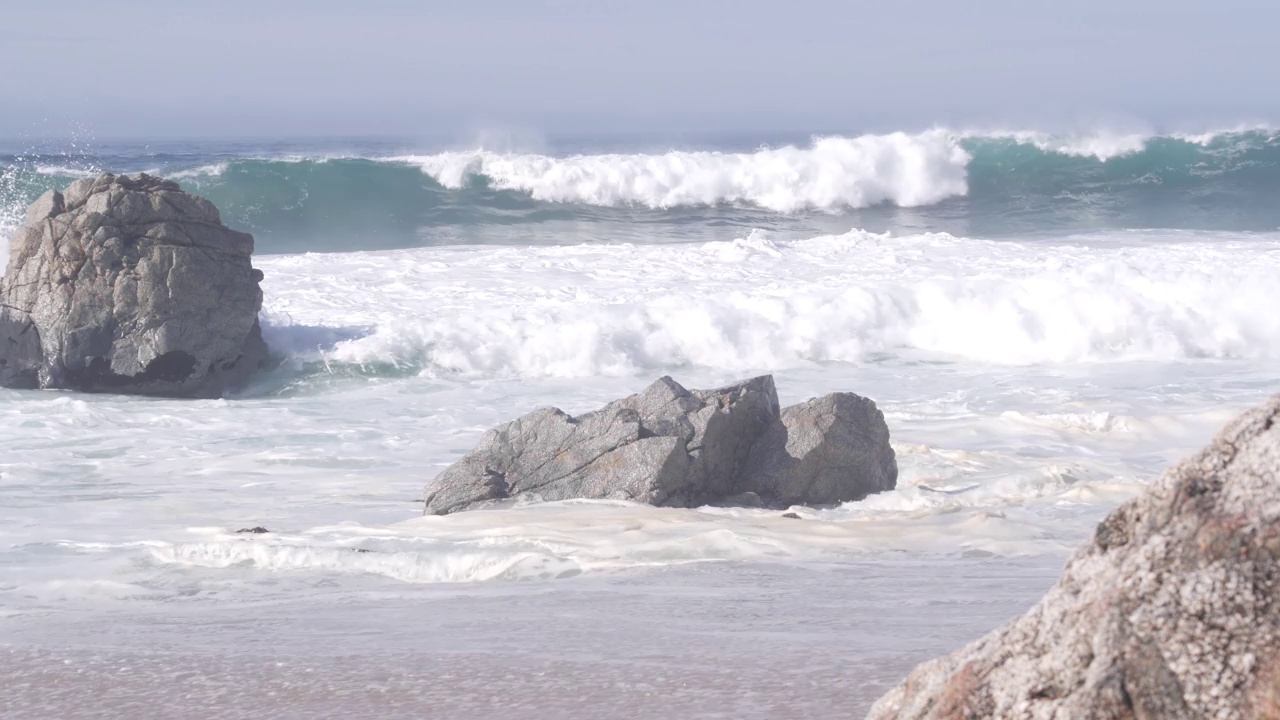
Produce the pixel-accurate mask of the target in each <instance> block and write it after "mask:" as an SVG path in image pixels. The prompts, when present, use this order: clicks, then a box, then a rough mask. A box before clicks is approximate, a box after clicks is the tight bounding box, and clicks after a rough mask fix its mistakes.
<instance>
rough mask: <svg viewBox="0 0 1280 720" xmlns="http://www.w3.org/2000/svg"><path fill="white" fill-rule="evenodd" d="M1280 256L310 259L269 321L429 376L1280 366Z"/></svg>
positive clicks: (975, 245)
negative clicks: (1274, 295) (926, 360)
mask: <svg viewBox="0 0 1280 720" xmlns="http://www.w3.org/2000/svg"><path fill="white" fill-rule="evenodd" d="M1278 250H1280V239H1277V238H1276V237H1275V236H1271V235H1267V236H1249V237H1245V236H1241V237H1239V238H1237V239H1236V241H1234V242H1228V241H1226V240H1224V239H1222V238H1221V237H1217V238H1197V237H1175V236H1169V235H1164V234H1160V233H1150V234H1147V235H1140V234H1135V235H1130V236H1128V237H1126V238H1125V242H1124V243H1123V244H1120V245H1113V244H1111V243H1110V241H1109V240H1108V241H1106V242H1103V243H1099V242H1097V241H1096V240H1091V239H1089V238H1079V239H1076V240H1073V241H1071V242H1065V243H1046V242H1043V241H1037V242H1015V241H1005V242H992V241H987V240H976V239H968V238H957V237H952V236H950V235H945V234H928V235H914V236H913V235H908V236H899V237H895V236H891V235H883V234H873V233H867V232H864V231H858V230H855V231H852V232H849V233H845V234H843V235H831V236H820V237H815V238H810V239H806V240H798V241H787V240H774V239H771V238H770V237H769V235H768V234H767V233H762V232H754V233H752V234H749V235H748V236H746V237H744V238H741V239H739V240H735V241H733V242H727V243H721V242H716V243H709V244H705V245H700V246H676V247H662V246H626V247H619V246H578V247H565V248H524V249H515V248H502V249H489V248H450V249H447V250H441V251H436V250H413V251H403V252H396V253H385V254H368V255H359V256H355V257H352V256H349V255H333V256H321V255H310V256H306V257H296V258H290V259H287V260H268V261H267V262H266V263H265V267H266V269H267V281H266V285H265V287H266V290H267V301H266V308H267V309H268V310H269V311H271V312H273V313H281V314H282V315H281V317H283V316H287V317H288V318H291V320H290V321H288V322H292V323H295V324H298V325H303V326H319V325H330V326H334V325H336V326H338V327H343V326H345V327H348V328H350V330H351V333H352V335H354V336H355V337H352V338H351V339H336V338H338V337H340V336H338V335H335V336H334V338H335V339H334V341H333V342H331V343H326V344H324V346H323V347H319V345H320V344H319V343H317V345H315V346H313V348H312V349H313V352H311V353H306V352H302V353H301V354H300V355H298V356H297V357H299V358H300V359H304V360H305V359H307V358H311V359H313V360H314V359H322V360H323V362H325V363H327V364H328V365H329V366H334V365H337V366H349V367H350V366H355V367H363V368H367V369H369V370H370V371H372V372H379V371H380V370H388V371H395V372H404V371H411V372H420V373H423V374H425V375H429V376H432V377H449V376H462V377H494V376H505V377H586V376H595V375H605V376H633V375H640V374H645V373H655V372H671V371H674V370H677V369H679V368H690V367H702V368H713V369H717V370H723V371H730V372H738V373H745V372H750V371H752V370H756V369H783V368H801V367H808V366H813V365H815V364H822V363H832V362H841V363H856V362H863V361H866V360H867V359H869V358H873V357H877V356H884V355H903V354H912V353H926V354H927V355H928V356H930V357H935V358H938V359H951V360H954V361H968V362H978V363H989V364H995V365H1031V364H1045V363H1097V362H1115V361H1126V362H1135V361H1182V360H1193V359H1206V358H1216V359H1230V358H1253V359H1267V358H1277V357H1280V318H1276V317H1274V316H1271V315H1268V314H1265V313H1258V312H1257V310H1256V308H1257V307H1258V303H1259V302H1263V301H1264V300H1263V299H1264V298H1266V297H1268V296H1269V293H1270V287H1271V284H1272V278H1273V277H1274V276H1275V274H1276V273H1277V272H1280V252H1277V251H1278ZM1246 257H1247V258H1248V260H1247V261H1246V260H1244V258H1246ZM339 268H343V270H339ZM388 278H391V280H390V281H388ZM352 287H358V288H360V293H359V294H350V293H348V294H347V295H346V298H347V299H346V300H344V301H340V302H333V301H326V302H325V303H324V304H323V305H317V304H315V303H314V301H315V299H317V298H321V297H325V298H338V297H341V294H342V289H343V288H352ZM317 310H321V311H320V312H317ZM273 322H274V321H273ZM288 328H289V326H288V325H274V324H273V325H272V326H271V329H270V330H269V333H268V337H269V339H270V341H271V342H274V343H276V344H277V347H280V348H281V349H284V350H301V347H300V345H301V343H299V342H298V338H297V337H295V336H294V335H293V334H291V332H290V331H289V329H288ZM300 332H302V333H303V334H304V335H305V334H306V333H309V332H312V331H308V330H305V329H304V330H301V331H300Z"/></svg>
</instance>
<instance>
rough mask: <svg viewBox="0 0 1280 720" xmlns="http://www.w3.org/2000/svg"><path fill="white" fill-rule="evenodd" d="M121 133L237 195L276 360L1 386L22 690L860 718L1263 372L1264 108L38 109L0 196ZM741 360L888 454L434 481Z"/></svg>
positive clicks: (5, 163)
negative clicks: (976, 125)
mask: <svg viewBox="0 0 1280 720" xmlns="http://www.w3.org/2000/svg"><path fill="white" fill-rule="evenodd" d="M101 170H111V171H114V172H138V171H146V172H149V173H152V174H157V175H161V176H164V177H168V178H171V179H174V180H176V181H177V182H179V183H180V184H181V185H182V186H183V188H184V189H186V190H188V191H190V192H195V193H198V194H201V195H204V196H205V197H207V198H209V199H210V200H212V201H213V202H214V203H215V204H216V205H217V206H218V207H219V208H220V209H221V211H222V215H223V220H224V222H225V223H227V224H228V225H230V226H232V227H234V228H236V229H240V230H245V231H249V232H252V233H253V234H254V235H255V237H256V241H257V253H256V257H255V265H256V266H257V267H259V268H261V269H262V270H263V272H264V274H265V280H264V281H263V289H264V292H265V300H264V306H263V312H262V321H263V327H264V335H265V337H266V338H267V341H268V344H269V345H270V346H271V347H272V349H273V350H274V351H275V352H276V353H277V354H278V355H280V356H281V357H282V358H283V362H282V363H281V365H280V366H279V367H278V368H276V369H274V370H272V371H271V372H269V373H265V374H263V375H262V376H260V377H259V378H257V379H256V380H255V382H254V384H253V385H252V386H251V387H250V388H248V389H246V390H245V391H244V392H242V393H240V394H238V395H236V396H234V397H230V398H225V399H221V400H208V401H204V400H201V401H172V400H157V399H146V398H130V397H116V396H109V395H75V394H70V393H61V392H19V391H7V390H0V678H3V679H4V692H3V694H2V696H0V716H4V717H54V716H56V717H64V718H69V717H122V716H124V715H126V714H128V715H130V716H132V717H140V718H141V717H205V716H211V715H212V714H216V716H217V717H220V718H237V717H279V718H330V717H335V718H336V717H352V716H358V717H431V718H612V717H618V718H655V719H656V718H669V717H673V716H674V717H686V718H708V719H709V718H780V717H788V718H791V717H806V718H827V717H831V718H835V717H841V718H847V717H858V716H860V715H861V714H862V713H863V712H865V710H866V709H867V707H869V705H870V703H871V702H873V701H874V699H875V698H876V697H878V696H879V695H880V694H881V693H883V692H884V691H885V690H887V689H888V688H889V687H891V686H892V685H893V684H895V683H897V682H898V681H899V680H900V679H901V678H902V677H904V676H905V674H906V673H907V671H908V670H909V669H910V668H911V667H913V666H914V665H915V664H916V663H919V662H921V661H924V660H926V659H929V658H932V657H935V656H937V655H940V654H944V653H946V652H949V651H951V650H954V649H957V648H958V647H960V646H961V645H963V644H964V643H966V642H968V641H969V640H972V639H975V638H977V637H979V636H981V635H982V634H985V633H986V632H987V631H989V630H991V629H993V628H995V627H996V626H997V625H999V624H1001V623H1002V622H1004V621H1005V620H1006V619H1009V618H1011V617H1012V616H1014V615H1016V614H1018V613H1020V612H1022V611H1023V610H1024V609H1026V608H1027V607H1028V606H1030V604H1031V603H1033V602H1034V601H1035V600H1036V599H1037V598H1038V597H1039V596H1040V595H1041V594H1042V593H1043V592H1044V591H1045V590H1046V589H1047V588H1048V587H1049V585H1051V584H1052V583H1053V581H1054V580H1055V578H1056V577H1057V575H1058V574H1059V572H1060V570H1061V567H1062V564H1063V562H1064V560H1065V559H1066V557H1067V556H1068V554H1069V552H1070V551H1071V549H1072V548H1073V547H1074V546H1075V545H1076V544H1078V543H1079V542H1081V541H1082V540H1084V539H1085V538H1086V537H1088V536H1089V535H1090V533H1091V532H1092V530H1093V526H1094V524H1095V523H1096V522H1097V521H1098V520H1099V519H1100V518H1102V517H1103V516H1104V515H1105V514H1106V513H1107V512H1108V511H1109V510H1111V509H1112V508H1114V507H1115V506H1116V505H1118V504H1119V503H1121V502H1123V501H1124V500H1126V499H1127V498H1130V497H1132V496H1133V495H1135V494H1136V493H1138V492H1140V491H1141V489H1142V488H1143V486H1144V485H1145V484H1146V483H1148V482H1149V481H1151V480H1152V479H1153V478H1154V477H1156V476H1157V475H1158V474H1159V473H1160V472H1161V470H1162V469H1163V468H1165V467H1166V466H1167V465H1169V464H1170V463H1171V462H1173V461H1175V460H1176V459H1178V458H1180V457H1182V456H1184V455H1186V454H1188V453H1190V452H1191V451H1193V450H1195V449H1197V448H1198V447H1200V446H1201V445H1203V444H1204V443H1205V442H1207V441H1208V439H1209V438H1210V437H1211V436H1212V435H1213V433H1214V432H1216V430H1217V429H1218V428H1219V427H1220V426H1221V425H1222V424H1223V423H1225V422H1226V421H1227V420H1228V419H1230V418H1231V417H1233V416H1234V415H1235V414H1236V413H1238V412H1239V411H1240V410H1242V409H1244V408H1246V407H1248V406H1250V405H1252V404H1254V403H1256V402H1258V401H1259V400H1261V399H1262V398H1263V397H1264V396H1266V395H1267V394H1269V393H1271V392H1273V391H1274V390H1275V389H1276V383H1275V372H1274V368H1275V363H1276V362H1277V360H1278V359H1280V314H1278V313H1276V312H1274V311H1273V310H1272V303H1271V301H1270V300H1268V298H1271V297H1273V296H1274V287H1275V284H1274V283H1275V278H1276V277H1277V276H1278V275H1280V202H1277V198H1280V130H1274V129H1271V128H1267V127H1261V126H1258V127H1253V126H1249V127H1240V128H1234V129H1229V130H1222V131H1218V132H1205V133H1195V134H1192V133H1183V134H1174V133H1164V134H1160V133H1141V134H1125V133H1106V132H1092V133H1076V134H1055V133H1048V132H1039V131H1031V130H1020V131H983V132H978V131H957V130H950V129H944V128H935V129H929V130H925V131H920V132H899V133H887V134H868V135H857V134H847V135H825V136H819V137H807V136H795V137H790V136H776V137H734V136H713V135H705V136H693V135H688V136H679V137H621V136H614V137H604V138H585V137H576V138H543V137H535V136H526V135H516V136H513V135H510V134H507V135H491V136H490V137H486V138H483V139H482V140H480V141H476V142H467V143H459V142H445V141H439V142H416V143H415V142H401V141H390V140H387V141H383V140H378V141H373V140H342V139H331V140H315V141H291V142H282V141H234V142H233V141H199V142H196V141H182V142H179V141H163V142H153V143H123V142H115V143H113V142H98V141H83V140H82V141H69V140H64V141H56V142H55V141H50V142H17V143H8V144H4V145H0V237H3V236H4V235H5V234H6V233H8V232H10V231H11V230H12V228H13V227H14V225H15V223H17V222H18V221H19V219H20V218H21V214H22V212H23V210H24V208H25V206H26V204H27V203H29V202H30V201H31V200H33V199H34V198H36V197H37V196H38V195H39V194H40V193H42V192H44V191H45V190H47V189H49V188H57V187H63V186H65V185H67V184H69V183H70V182H71V181H73V180H74V179H76V178H78V177H83V176H87V175H90V174H93V173H96V172H98V171H101ZM3 249H4V248H0V250H3ZM3 254H4V255H6V256H7V251H6V252H4V253H3ZM762 373H772V374H774V376H775V378H776V381H777V385H778V390H779V394H780V397H781V400H782V402H783V404H784V405H785V404H790V403H793V402H798V401H800V400H804V399H806V398H809V397H813V396H816V395H820V394H824V393H828V392H833V391H853V392H857V393H859V394H863V395H866V396H868V397H870V398H872V399H874V400H875V401H876V402H877V403H878V404H879V406H880V408H881V409H882V410H883V411H884V413H885V417H886V420H887V422H888V425H889V429H890V432H891V434H892V438H893V443H894V447H895V450H896V452H897V455H898V461H899V466H900V477H899V481H898V489H897V490H895V491H893V492H889V493H883V494H880V495H875V496H872V497H869V498H867V499H866V500H864V501H861V502H854V503H848V504H845V505H842V506H840V507H835V508H821V509H811V508H797V509H796V512H798V513H799V514H800V515H801V516H802V519H801V520H793V519H786V518H782V517H781V513H779V512H776V511H766V510H751V509H723V508H700V509H692V510H686V509H666V508H651V507H645V506H637V505H631V504H626V503H618V502H590V501H579V502H560V503H546V504H529V505H524V506H520V507H514V508H508V509H502V510H492V511H477V512H468V513H461V514H458V515H453V516H447V517H429V518H423V517H421V509H422V506H421V498H422V491H423V487H424V486H425V485H426V484H428V483H430V482H431V480H432V478H433V477H434V476H435V475H436V474H437V473H438V472H439V471H440V470H441V469H442V468H444V467H445V466H447V465H448V464H450V463H451V462H452V461H454V460H456V459H458V458H459V457H461V455H462V454H463V453H465V452H466V451H467V450H468V449H470V448H471V447H472V446H473V445H474V443H476V442H477V441H478V439H479V437H480V435H481V434H482V433H483V432H484V430H486V429H487V428H489V427H492V426H494V425H496V424H499V423H501V422H504V421H506V420H509V419H511V418H513V417H514V416H516V415H519V414H523V413H525V412H527V411H529V410H532V409H534V408H536V407H540V406H546V405H555V406H558V407H561V408H563V409H565V410H566V411H569V412H575V413H576V412H578V411H583V410H589V409H592V408H594V407H597V406H599V405H602V404H603V403H605V402H607V401H608V400H611V399H614V398H617V397H620V396H623V395H626V394H629V393H631V392H635V391H637V390H639V389H641V388H643V387H644V386H645V385H647V384H648V383H649V382H651V381H652V380H653V379H655V378H657V377H659V376H662V375H671V376H672V377H674V378H675V379H677V380H678V381H680V382H681V383H682V384H684V385H685V386H687V387H713V386H718V385H721V384H725V383H728V382H731V381H734V380H738V379H742V378H746V377H750V376H753V375H757V374H762ZM254 526H263V527H266V528H268V529H269V530H270V531H271V532H270V533H266V534H237V533H236V531H237V530H239V529H241V528H250V527H254ZM362 551H367V552H362ZM215 709H216V713H214V712H213V711H214V710H215Z"/></svg>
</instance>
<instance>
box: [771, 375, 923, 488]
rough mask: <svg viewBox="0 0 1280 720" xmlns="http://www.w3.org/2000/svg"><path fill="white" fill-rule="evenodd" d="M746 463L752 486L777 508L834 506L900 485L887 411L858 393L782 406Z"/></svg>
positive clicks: (824, 397)
mask: <svg viewBox="0 0 1280 720" xmlns="http://www.w3.org/2000/svg"><path fill="white" fill-rule="evenodd" d="M747 467H748V468H749V469H748V471H747V477H746V483H747V487H749V488H751V490H752V491H754V492H755V493H756V494H757V495H759V496H760V497H761V498H762V499H763V500H764V502H765V504H767V505H773V506H787V505H834V504H837V503H842V502H849V501H851V500H861V499H862V498H864V497H866V496H867V495H870V494H872V493H878V492H882V491H884V490H892V489H893V488H894V487H896V486H897V483H898V463H897V458H896V457H895V456H894V453H893V448H892V447H890V446H889V428H888V426H887V425H885V422H884V414H883V413H881V412H880V411H879V410H878V409H876V404H875V403H874V402H872V401H870V400H868V399H866V398H864V397H860V396H858V395H854V394H853V393H833V394H831V395H824V396H823V397H820V398H814V399H812V400H809V401H808V402H804V403H800V404H799V405H792V406H791V407H788V408H786V409H785V410H783V411H782V416H781V418H779V421H778V422H776V423H774V424H773V425H771V426H770V427H769V430H768V431H767V432H765V434H764V435H763V436H762V437H761V438H760V439H759V440H758V441H756V444H755V445H754V446H753V447H752V449H751V456H750V458H749V459H748V461H747Z"/></svg>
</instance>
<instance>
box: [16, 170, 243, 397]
mask: <svg viewBox="0 0 1280 720" xmlns="http://www.w3.org/2000/svg"><path fill="white" fill-rule="evenodd" d="M252 252H253V236H252V235H248V234H246V233H241V232H236V231H234V230H231V229H229V228H227V227H226V226H224V225H223V224H222V222H221V220H220V218H219V215H218V210H217V208H215V207H214V206H213V205H212V204H211V203H210V202H208V201H207V200H205V199H203V198H201V197H198V196H195V195H189V194H187V193H185V192H183V191H182V190H181V189H180V188H179V187H178V185H177V184H176V183H173V182H170V181H167V180H161V179H159V178H154V177H151V176H148V175H146V174H142V175H137V176H132V177H131V176H116V175H112V174H110V173H106V174H103V175H100V176H98V177H96V178H86V179H83V180H79V181H76V182H75V183H72V184H71V186H70V187H68V188H67V189H66V191H64V192H61V193H59V192H55V191H50V192H48V193H45V194H44V195H43V196H41V197H40V198H39V199H38V200H36V201H35V202H34V203H32V205H31V207H30V208H29V209H28V210H27V216H26V222H25V224H24V225H23V226H22V227H20V228H19V229H18V230H17V232H16V233H14V235H13V237H12V238H11V239H10V260H9V265H8V271H7V273H6V275H5V276H4V278H3V280H2V281H0V308H3V311H0V385H4V386H6V387H17V388H32V387H39V388H62V389H73V390H83V391H88V392H119V393H132V394H142V395H161V396H176V397H214V396H218V395H221V394H222V393H223V392H224V391H226V390H229V389H234V388H235V387H237V386H239V385H242V384H243V383H244V382H245V380H246V379H247V378H248V376H249V374H250V373H252V372H254V371H255V370H257V369H258V368H259V367H261V366H262V365H263V364H264V362H265V361H266V358H267V352H266V345H265V344H264V343H263V341H262V336H261V332H260V329H259V327H258V311H259V310H260V309H261V307H262V291H261V289H260V288H259V287H258V281H259V280H261V278H262V274H261V273H260V272H259V271H257V270H254V269H253V267H252V266H251V264H250V255H251V254H252Z"/></svg>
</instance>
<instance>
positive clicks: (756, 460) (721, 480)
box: [424, 375, 898, 515]
mask: <svg viewBox="0 0 1280 720" xmlns="http://www.w3.org/2000/svg"><path fill="white" fill-rule="evenodd" d="M837 407H838V408H841V409H842V411H841V412H833V411H832V408H837ZM847 408H856V410H855V411H843V410H844V409H847ZM797 434H799V436H797ZM792 437H795V440H796V441H795V442H792V441H790V440H789V438H792ZM853 438H857V444H856V446H853V447H852V448H851V450H850V451H849V452H845V453H841V452H839V451H835V450H833V449H832V443H841V442H847V441H849V440H850V439H853ZM876 443H878V445H875V447H871V446H872V445H873V444H876ZM897 474H898V468H897V462H896V459H895V458H894V454H893V450H892V449H891V448H890V447H889V431H888V428H887V427H885V424H884V416H883V415H882V414H881V413H880V412H879V411H878V410H876V409H875V404H874V403H872V402H871V401H870V400H866V399H864V398H860V397H858V396H856V395H852V394H848V393H838V394H836V395H834V396H827V398H822V399H819V400H815V401H810V402H809V403H803V404H801V405H798V406H795V407H794V408H788V409H787V410H786V411H780V410H779V407H778V393H777V390H776V389H775V387H774V383H773V378H772V376H768V375H765V376H761V377H757V378H752V379H750V380H746V381H744V382H741V383H737V384H735V385H730V386H728V387H723V388H719V389H715V390H687V389H685V388H684V387H682V386H681V385H680V384H679V383H677V382H676V381H675V380H672V379H671V378H669V377H663V378H661V379H659V380H657V381H656V382H654V383H653V384H652V385H650V386H649V387H647V388H645V389H644V390H643V391H641V392H640V393H637V394H635V395H631V396H629V397H626V398H623V399H621V400H615V401H614V402H611V403H609V404H608V405H606V406H604V407H603V408H601V409H599V410H596V411H594V412H590V413H586V414H583V415H580V416H578V417H572V416H570V415H569V414H567V413H565V412H564V411H562V410H559V409H557V408H545V409H541V410H535V411H534V412H531V413H529V414H527V415H525V416H523V417H521V418H518V419H516V420H513V421H511V422H509V423H507V424H505V425H501V426H499V427H496V428H494V429H492V430H490V431H489V432H487V433H485V435H484V437H483V438H482V439H481V440H480V444H479V445H478V446H476V448H475V449H473V450H472V451H471V452H469V453H468V454H467V455H466V456H465V457H463V458H462V459H461V460H459V461H458V462H457V463H455V464H453V465H451V466H449V467H448V468H446V469H445V470H444V472H442V473H440V475H439V476H438V477H437V478H436V479H435V480H434V481H433V482H432V483H431V484H430V485H429V486H428V487H427V490H426V500H425V502H426V507H425V511H424V512H425V513H426V514H429V515H445V514H448V513H452V512H458V511H460V510H470V509H475V508H480V507H485V506H491V505H493V504H495V503H500V502H503V501H508V500H515V499H526V500H528V499H536V500H544V501H545V500H567V499H574V498H596V499H619V500H632V501H636V502H643V503H648V504H651V505H661V506H668V507H697V506H700V505H706V504H724V503H725V502H726V501H732V499H733V498H739V497H752V498H753V504H764V505H768V506H788V505H792V504H829V503H838V502H844V501H848V500H857V499H861V498H863V497H865V496H866V495H867V494H868V493H872V492H879V491H881V490H888V489H892V488H893V487H894V483H895V481H896V479H897Z"/></svg>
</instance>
